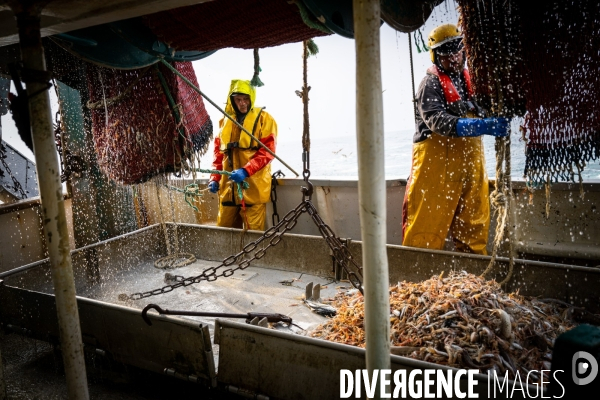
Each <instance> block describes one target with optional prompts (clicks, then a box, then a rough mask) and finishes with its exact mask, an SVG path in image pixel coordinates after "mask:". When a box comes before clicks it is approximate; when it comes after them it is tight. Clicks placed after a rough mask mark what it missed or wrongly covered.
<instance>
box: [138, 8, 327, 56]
mask: <svg viewBox="0 0 600 400" xmlns="http://www.w3.org/2000/svg"><path fill="white" fill-rule="evenodd" d="M293 3H294V2H288V1H284V0H246V1H238V0H219V1H211V2H206V3H202V4H197V5H193V6H188V7H181V8H176V9H173V10H168V11H161V12H160V13H156V14H151V15H147V16H145V17H143V19H144V22H145V24H146V25H147V26H148V27H149V28H150V30H152V32H153V33H154V34H155V35H156V36H157V37H158V38H159V39H160V40H161V41H163V42H165V43H167V44H168V45H169V46H171V47H172V48H174V49H177V50H188V51H191V50H197V51H208V50H216V49H222V48H226V47H235V48H241V49H254V48H263V47H270V46H278V45H281V44H285V43H295V42H301V41H303V40H306V39H310V38H313V37H315V36H324V35H327V33H326V32H324V31H323V30H319V29H316V28H311V27H309V26H308V25H307V24H306V23H305V22H304V20H303V17H302V15H301V13H300V8H299V7H298V5H296V4H293ZM207 27H210V29H207Z"/></svg>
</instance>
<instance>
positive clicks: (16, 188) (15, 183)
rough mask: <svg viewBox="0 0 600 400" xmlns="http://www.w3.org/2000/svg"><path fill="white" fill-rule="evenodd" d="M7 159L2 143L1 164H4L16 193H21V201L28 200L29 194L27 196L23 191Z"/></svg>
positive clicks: (0, 150) (0, 148)
mask: <svg viewBox="0 0 600 400" xmlns="http://www.w3.org/2000/svg"><path fill="white" fill-rule="evenodd" d="M6 157H7V155H6V147H4V145H3V144H1V143H0V162H2V166H3V167H4V170H5V171H6V172H7V173H8V175H9V176H10V178H11V179H12V181H13V187H14V189H15V190H16V191H18V192H19V194H20V195H21V199H26V198H27V194H25V190H23V187H22V186H21V183H20V182H19V181H18V180H17V178H15V176H14V175H13V173H12V171H11V170H10V167H9V166H8V163H7V162H6Z"/></svg>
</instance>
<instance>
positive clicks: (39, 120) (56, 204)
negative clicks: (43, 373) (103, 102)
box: [13, 2, 89, 400]
mask: <svg viewBox="0 0 600 400" xmlns="http://www.w3.org/2000/svg"><path fill="white" fill-rule="evenodd" d="M24 3H25V4H24ZM33 4H34V3H30V2H16V3H13V11H14V12H15V15H16V18H17V27H18V30H19V42H20V45H21V58H22V60H23V66H24V75H25V76H26V78H25V80H26V85H27V95H28V97H29V114H30V118H31V133H32V137H33V148H34V153H35V161H36V168H37V176H38V185H39V189H40V197H41V205H42V207H41V208H42V216H43V220H44V234H45V238H46V243H47V245H48V252H49V256H50V265H51V270H52V281H53V283H54V296H55V299H56V311H57V314H58V325H59V328H60V345H61V350H62V355H63V362H64V366H65V374H66V378H67V392H68V395H69V399H71V400H80V399H81V400H87V399H88V398H89V394H88V388H87V378H86V373H85V363H84V358H83V345H82V340H81V328H80V326H79V312H78V310H77V300H76V298H75V281H74V279H73V268H72V265H71V254H70V249H69V236H68V231H67V219H66V216H65V207H64V199H63V194H62V184H61V182H60V176H59V172H60V166H59V163H58V156H57V153H56V143H55V142H54V134H53V129H52V112H51V108H50V96H49V94H48V85H47V78H45V79H44V78H43V75H44V73H45V71H46V63H45V59H44V49H43V47H42V39H41V35H40V20H41V9H40V8H39V7H37V6H33Z"/></svg>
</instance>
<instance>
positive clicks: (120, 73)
mask: <svg viewBox="0 0 600 400" xmlns="http://www.w3.org/2000/svg"><path fill="white" fill-rule="evenodd" d="M174 66H175V68H177V70H178V71H180V72H181V73H182V74H183V75H184V76H186V78H188V79H189V80H190V81H191V82H192V83H194V84H195V85H197V84H198V83H197V80H196V76H195V74H194V70H193V68H192V65H191V63H174ZM87 77H88V88H89V96H90V101H89V102H88V107H89V108H90V109H91V111H92V132H93V137H94V145H95V148H96V154H97V157H98V165H99V166H100V168H101V169H102V170H103V171H104V173H106V174H107V175H108V176H109V177H110V178H111V179H113V180H115V181H117V182H119V183H122V184H133V183H139V182H143V181H145V180H147V179H149V178H150V177H152V176H154V175H157V174H159V173H163V172H178V171H181V170H182V169H183V168H184V167H185V164H186V163H188V162H190V161H191V160H192V159H193V157H194V156H196V155H197V154H198V153H203V152H204V151H206V147H207V146H208V143H209V141H210V138H211V136H212V123H211V121H210V118H209V116H208V113H207V112H206V109H205V108H204V103H203V101H202V99H201V98H200V97H199V95H197V94H196V92H193V91H192V89H191V88H189V87H188V86H187V84H186V83H185V82H183V80H182V79H181V78H179V77H177V76H175V75H174V74H173V73H172V72H170V71H169V70H168V69H167V68H166V67H164V66H150V67H147V68H143V69H136V70H116V69H109V68H102V67H98V66H95V65H92V64H88V65H87ZM161 78H162V79H161ZM169 97H171V98H172V100H173V101H172V104H171V102H170V99H169Z"/></svg>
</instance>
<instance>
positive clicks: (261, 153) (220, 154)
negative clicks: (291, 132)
mask: <svg viewBox="0 0 600 400" xmlns="http://www.w3.org/2000/svg"><path fill="white" fill-rule="evenodd" d="M255 98H256V91H255V88H254V86H252V85H251V84H250V81H244V80H238V79H234V80H232V81H231V86H230V88H229V95H228V96H227V105H226V107H225V112H227V113H228V114H229V115H230V116H231V117H232V118H234V119H235V120H236V121H237V122H238V123H240V124H241V125H242V126H243V127H244V128H245V129H246V130H248V131H249V132H251V133H252V135H253V136H254V137H255V138H257V139H258V140H260V141H261V143H263V144H264V145H265V146H266V147H268V148H269V149H270V150H271V151H272V152H273V153H275V147H276V142H277V123H276V122H275V120H274V119H273V117H272V116H271V115H270V114H269V113H268V112H266V111H265V110H264V109H263V108H260V107H255V106H254V100H255ZM219 127H220V131H219V135H218V137H216V138H215V143H214V144H215V148H214V159H213V169H215V170H219V171H229V172H231V175H229V176H228V175H219V174H212V175H211V176H210V182H209V184H208V188H209V190H210V191H211V192H212V193H217V192H218V193H219V214H218V216H217V226H223V227H230V228H231V227H233V228H242V227H244V228H245V229H250V230H264V228H265V217H266V213H267V211H266V210H267V209H266V203H267V202H268V201H269V200H270V195H271V165H270V163H271V160H273V158H274V157H273V155H271V154H270V153H269V152H267V151H266V150H265V149H264V148H262V147H261V146H259V145H258V144H257V143H256V141H255V140H254V139H252V138H251V137H250V135H248V134H247V133H246V132H244V131H242V130H241V129H240V127H239V126H237V124H234V123H233V122H232V121H231V120H229V118H225V117H224V118H223V119H221V121H219ZM243 181H246V182H248V184H249V187H248V188H247V189H243V188H242V187H241V186H240V185H242V184H243ZM242 189H243V190H242ZM240 190H241V193H243V195H242V198H240V197H239V194H240Z"/></svg>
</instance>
